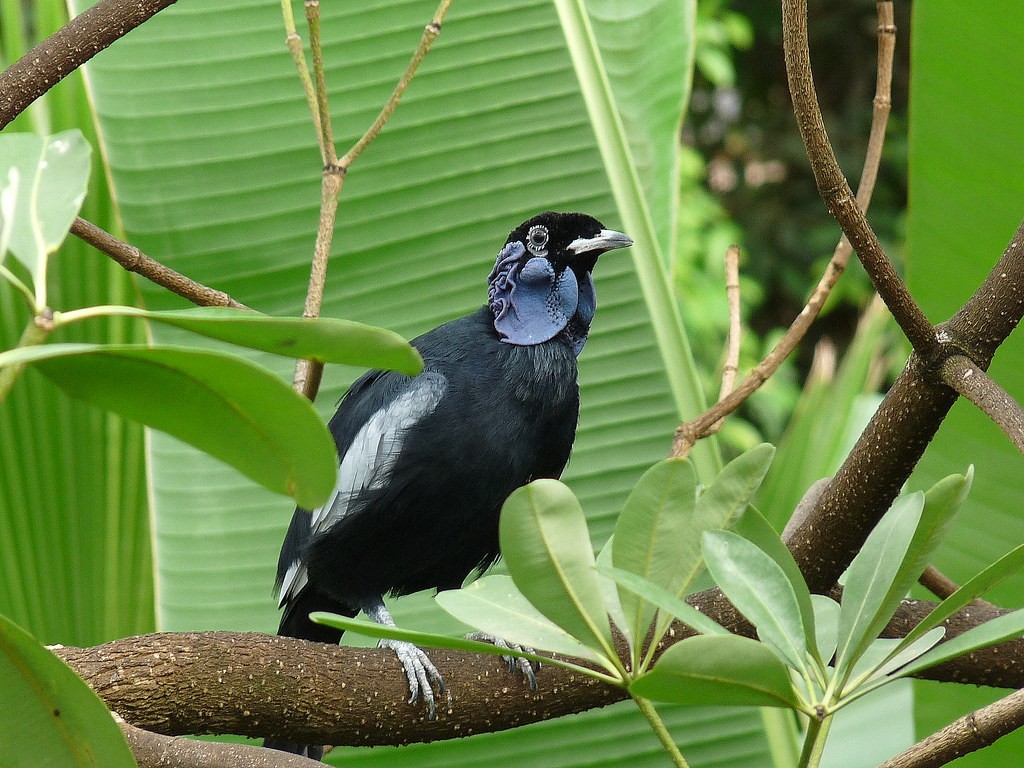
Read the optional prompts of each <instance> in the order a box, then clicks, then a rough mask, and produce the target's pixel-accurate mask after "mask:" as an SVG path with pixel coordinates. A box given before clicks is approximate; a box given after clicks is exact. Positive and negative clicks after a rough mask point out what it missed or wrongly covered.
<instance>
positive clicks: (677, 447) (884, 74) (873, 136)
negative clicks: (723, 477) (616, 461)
mask: <svg viewBox="0 0 1024 768" xmlns="http://www.w3.org/2000/svg"><path fill="white" fill-rule="evenodd" d="M893 20H894V17H893V9H892V3H891V2H880V3H878V72H877V76H876V80H875V98H874V109H873V111H872V114H871V130H870V133H869V134H868V148H867V152H866V153H865V155H864V168H863V170H862V172H861V175H860V184H858V186H857V205H859V206H860V208H861V210H863V211H867V209H868V206H869V205H870V204H871V195H872V194H873V193H874V190H875V181H876V180H877V178H878V167H879V164H880V163H881V161H882V149H883V147H884V146H885V130H886V126H887V125H888V123H889V111H890V109H891V106H892V96H891V93H892V64H893V55H894V52H895V48H896V25H895V24H894V21H893ZM851 253H853V248H852V247H851V246H850V241H849V239H847V237H846V235H843V237H842V238H841V239H840V240H839V244H838V245H836V248H835V251H834V252H833V254H832V258H831V259H830V260H829V263H828V266H827V267H826V268H825V272H824V274H822V276H821V279H820V280H819V281H818V284H817V285H816V286H815V287H814V290H813V291H812V292H811V296H810V298H808V299H807V303H806V304H805V305H804V308H803V309H802V310H800V313H799V314H798V315H797V316H796V318H794V320H793V322H792V323H791V324H790V326H789V328H788V329H787V330H786V333H785V335H784V336H783V337H782V338H781V339H779V342H778V343H777V344H776V345H775V347H774V349H772V351H771V352H769V353H768V354H767V355H766V356H765V358H764V360H762V361H761V362H760V363H758V364H757V366H756V367H755V368H754V369H753V370H752V371H751V372H750V373H748V374H747V376H746V377H745V378H744V379H743V381H742V382H741V383H740V385H739V386H738V387H736V389H735V390H733V389H732V387H730V388H729V390H728V391H727V390H725V388H724V387H723V390H722V394H721V396H720V397H719V400H718V402H717V403H715V404H714V405H713V406H711V407H710V408H709V409H708V410H707V411H705V412H704V413H702V414H701V415H700V416H698V417H697V418H696V419H693V420H691V421H689V422H687V423H686V424H683V425H681V426H680V427H679V428H678V429H677V430H676V434H675V439H674V440H673V444H672V454H671V455H673V456H686V455H688V454H689V451H690V449H692V447H693V445H694V444H695V443H696V442H697V441H698V440H701V439H703V438H705V437H707V436H708V435H710V434H713V431H712V430H715V431H717V429H718V428H719V425H720V424H721V422H722V420H723V419H724V418H725V417H727V416H728V415H729V414H731V413H733V412H734V411H735V410H736V409H737V408H739V407H740V406H741V405H742V404H743V403H744V402H746V400H747V398H748V397H750V396H751V395H752V394H754V392H756V391H757V390H758V389H760V388H761V386H762V385H763V384H764V383H765V382H766V381H768V379H769V378H771V377H772V376H773V375H774V374H775V372H776V371H777V370H778V369H779V367H780V366H781V365H782V363H783V362H784V361H785V360H786V359H787V358H788V357H789V356H790V355H791V354H793V350H795V349H796V348H797V345H798V344H799V343H800V342H801V341H802V340H803V338H804V336H806V335H807V331H808V330H810V328H811V325H813V324H814V321H815V320H816V319H817V318H818V315H819V314H821V308H822V307H824V306H825V301H826V300H827V299H828V296H829V294H830V293H831V292H832V289H833V288H834V287H835V285H836V283H837V282H839V278H840V277H842V275H843V272H845V271H846V265H847V263H848V262H849V261H850V254H851ZM730 338H731V337H730Z"/></svg>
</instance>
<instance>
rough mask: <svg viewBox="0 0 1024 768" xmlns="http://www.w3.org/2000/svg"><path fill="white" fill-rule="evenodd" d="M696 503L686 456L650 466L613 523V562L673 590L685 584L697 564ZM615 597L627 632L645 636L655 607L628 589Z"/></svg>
mask: <svg viewBox="0 0 1024 768" xmlns="http://www.w3.org/2000/svg"><path fill="white" fill-rule="evenodd" d="M696 505H697V473H696V471H695V470H694V467H693V464H692V463H691V462H690V461H689V460H688V459H666V460H665V461H661V462H659V463H657V464H655V465H654V466H653V467H651V468H650V469H648V470H647V471H646V472H645V473H644V474H643V476H642V477H641V478H640V480H639V481H638V482H637V484H636V486H635V487H634V488H633V490H632V492H631V493H630V494H629V498H628V499H626V505H625V506H624V507H623V508H622V514H620V515H619V519H618V521H617V522H616V525H615V536H614V542H615V544H614V547H613V549H612V563H613V564H614V566H615V567H616V568H619V569H621V570H624V571H630V572H632V573H635V574H637V575H638V576H640V577H642V578H644V579H646V580H647V581H650V582H652V583H654V584H657V585H658V586H660V587H662V588H664V589H666V590H669V591H670V592H672V593H673V594H675V593H676V592H677V590H679V589H680V588H685V585H681V584H680V582H681V581H684V580H685V581H686V582H687V583H688V582H689V581H690V580H691V579H692V577H693V576H694V575H696V573H697V570H698V569H699V567H700V564H701V553H700V534H701V533H702V532H703V531H702V530H700V529H699V528H698V527H697V526H698V523H697V521H696V520H695V519H694V514H693V512H694V509H695V508H696ZM715 527H716V528H717V527H718V526H715ZM619 599H620V601H621V602H622V610H623V614H624V615H625V618H626V626H627V627H628V628H629V631H630V634H631V635H632V636H633V637H646V636H647V630H648V628H649V627H650V624H651V620H652V619H653V618H654V612H655V607H654V605H652V604H651V603H650V602H648V601H647V600H645V599H643V597H641V596H640V595H638V594H637V593H636V592H633V591H630V590H625V591H621V592H620V593H619Z"/></svg>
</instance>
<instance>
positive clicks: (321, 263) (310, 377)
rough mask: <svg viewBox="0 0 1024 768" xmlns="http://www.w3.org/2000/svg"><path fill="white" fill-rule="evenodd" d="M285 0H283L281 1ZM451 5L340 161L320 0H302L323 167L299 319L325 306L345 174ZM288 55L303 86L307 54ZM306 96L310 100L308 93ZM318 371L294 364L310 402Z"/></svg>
mask: <svg viewBox="0 0 1024 768" xmlns="http://www.w3.org/2000/svg"><path fill="white" fill-rule="evenodd" d="M287 2H288V0H282V3H287ZM449 5H451V0H441V2H440V3H439V4H438V6H437V9H436V10H435V11H434V16H433V17H432V18H431V20H430V23H429V24H427V25H426V27H425V28H424V29H423V35H422V36H421V37H420V42H419V45H418V46H416V50H415V51H414V52H413V55H412V58H411V59H410V60H409V64H408V65H407V66H406V68H405V71H404V72H403V73H402V76H401V77H400V78H399V80H398V84H397V85H396V86H395V89H394V90H393V91H392V93H391V97H390V98H389V99H388V100H387V102H386V103H385V104H384V106H383V108H382V109H381V111H380V113H379V114H378V115H377V118H376V119H375V120H374V121H373V124H372V125H371V126H370V127H369V128H368V129H367V130H366V132H365V133H364V134H363V135H362V136H361V137H360V138H359V140H358V141H356V143H355V144H353V145H352V148H351V149H349V150H348V152H346V153H345V155H344V156H343V157H342V158H341V159H340V160H339V159H338V156H337V154H336V150H335V147H334V137H333V131H332V128H331V112H330V105H329V103H328V98H327V83H326V76H325V72H324V63H323V47H322V45H321V43H320V2H319V0H306V3H305V8H306V21H307V23H308V25H309V44H310V49H311V51H312V58H313V77H312V80H311V83H312V89H313V93H314V98H313V99H311V100H310V110H311V112H312V113H313V118H314V122H315V123H316V125H317V128H318V138H319V141H320V148H321V154H322V156H323V158H324V169H323V178H322V182H321V196H320V224H319V226H318V228H317V236H316V245H315V246H314V249H313V262H312V265H311V268H310V278H309V288H308V289H307V291H306V304H305V308H304V309H303V312H302V314H303V317H319V315H320V309H321V307H322V306H323V298H324V288H325V286H326V284H327V262H328V259H329V257H330V252H331V242H332V240H333V239H334V223H335V220H336V218H337V213H338V200H339V198H340V196H341V187H342V185H343V184H344V183H345V175H346V174H347V173H348V169H349V167H350V166H351V165H352V163H354V162H355V161H356V159H357V158H358V157H359V156H360V155H361V154H362V153H363V150H365V149H366V147H368V146H369V145H370V143H371V142H372V141H373V140H374V139H376V138H377V136H378V135H379V134H380V132H381V130H383V128H384V126H385V124H386V123H387V121H388V119H389V118H390V117H391V115H392V114H393V113H394V111H395V108H396V107H397V106H398V102H399V100H400V99H401V98H402V94H404V93H405V91H406V89H407V88H408V87H409V83H411V82H412V79H413V77H414V76H415V74H416V70H417V69H419V66H420V64H421V63H422V62H423V59H424V58H425V57H426V55H427V53H428V52H429V51H430V46H431V45H433V43H434V41H435V40H436V39H437V36H438V35H439V34H441V23H442V22H443V21H444V17H445V14H446V13H447V12H448V6H449ZM287 19H288V16H287V15H286V25H287ZM293 36H294V39H297V37H298V36H297V35H296V34H295V33H294V21H293V22H292V25H291V29H290V30H289V33H288V41H289V47H290V48H291V47H292V46H293V43H292V40H293ZM300 46H301V43H300ZM300 53H301V47H300ZM292 56H293V57H294V58H295V60H296V65H297V66H298V68H299V74H300V77H301V78H302V80H303V85H304V87H305V83H306V78H308V77H309V73H308V69H304V67H305V65H306V60H305V57H304V56H299V57H296V55H295V53H294V51H293V53H292ZM300 62H301V63H300ZM303 72H305V75H303ZM307 99H309V96H308V94H307ZM322 375H323V363H320V362H316V361H311V360H299V361H298V362H297V363H296V366H295V378H294V381H293V383H292V386H293V387H294V388H295V390H296V391H298V392H301V393H302V394H304V395H305V396H306V397H308V398H309V399H310V400H314V399H315V398H316V393H317V390H318V389H319V387H320V378H321V376H322Z"/></svg>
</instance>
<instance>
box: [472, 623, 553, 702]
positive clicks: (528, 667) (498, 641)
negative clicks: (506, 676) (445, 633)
mask: <svg viewBox="0 0 1024 768" xmlns="http://www.w3.org/2000/svg"><path fill="white" fill-rule="evenodd" d="M466 639H467V640H478V641H480V642H481V643H490V644H491V645H493V646H495V647H497V648H501V649H503V650H511V651H519V652H521V653H536V651H534V649H533V648H530V647H529V646H526V645H519V644H518V643H510V642H508V641H507V640H504V639H502V638H500V637H497V636H496V635H491V634H488V633H487V632H473V633H472V634H469V635H466ZM501 658H502V660H503V661H504V662H505V663H506V664H508V671H509V672H515V671H516V670H519V671H520V672H521V673H522V675H523V677H525V678H526V682H527V683H529V684H530V690H531V691H536V690H537V672H538V671H539V670H540V662H539V661H537V662H533V661H530V660H529V659H524V658H523V657H522V656H513V655H512V654H508V655H502V657H501Z"/></svg>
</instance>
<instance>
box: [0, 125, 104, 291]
mask: <svg viewBox="0 0 1024 768" xmlns="http://www.w3.org/2000/svg"><path fill="white" fill-rule="evenodd" d="M91 153H92V148H91V147H90V146H89V143H88V142H87V141H86V140H85V137H84V136H82V133H81V131H78V130H70V131H63V132H61V133H58V134H56V135H54V136H49V137H45V138H44V137H43V136H37V135H36V134H32V133H8V134H4V135H2V136H0V176H3V178H4V179H5V181H6V182H7V183H8V184H9V183H10V181H11V177H10V175H9V169H11V168H14V169H17V175H18V191H17V202H16V203H15V206H14V212H13V215H12V216H11V220H12V222H13V228H12V230H11V233H10V240H9V242H8V247H9V248H10V250H11V253H13V254H14V255H15V257H16V258H17V259H18V261H20V262H21V263H22V264H24V265H25V267H26V268H27V269H28V271H29V273H30V274H31V275H32V281H33V282H34V283H35V287H36V295H37V297H39V296H43V297H45V281H46V262H47V257H48V256H49V255H50V254H51V253H53V251H55V250H56V249H57V246H59V245H60V244H61V243H62V242H64V238H65V237H66V236H67V233H68V230H69V229H70V228H71V222H72V221H74V219H75V216H77V215H78V209H79V208H80V207H81V206H82V200H83V198H84V197H85V191H86V187H87V186H88V183H89V159H90V155H91ZM41 292H42V293H41Z"/></svg>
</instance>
